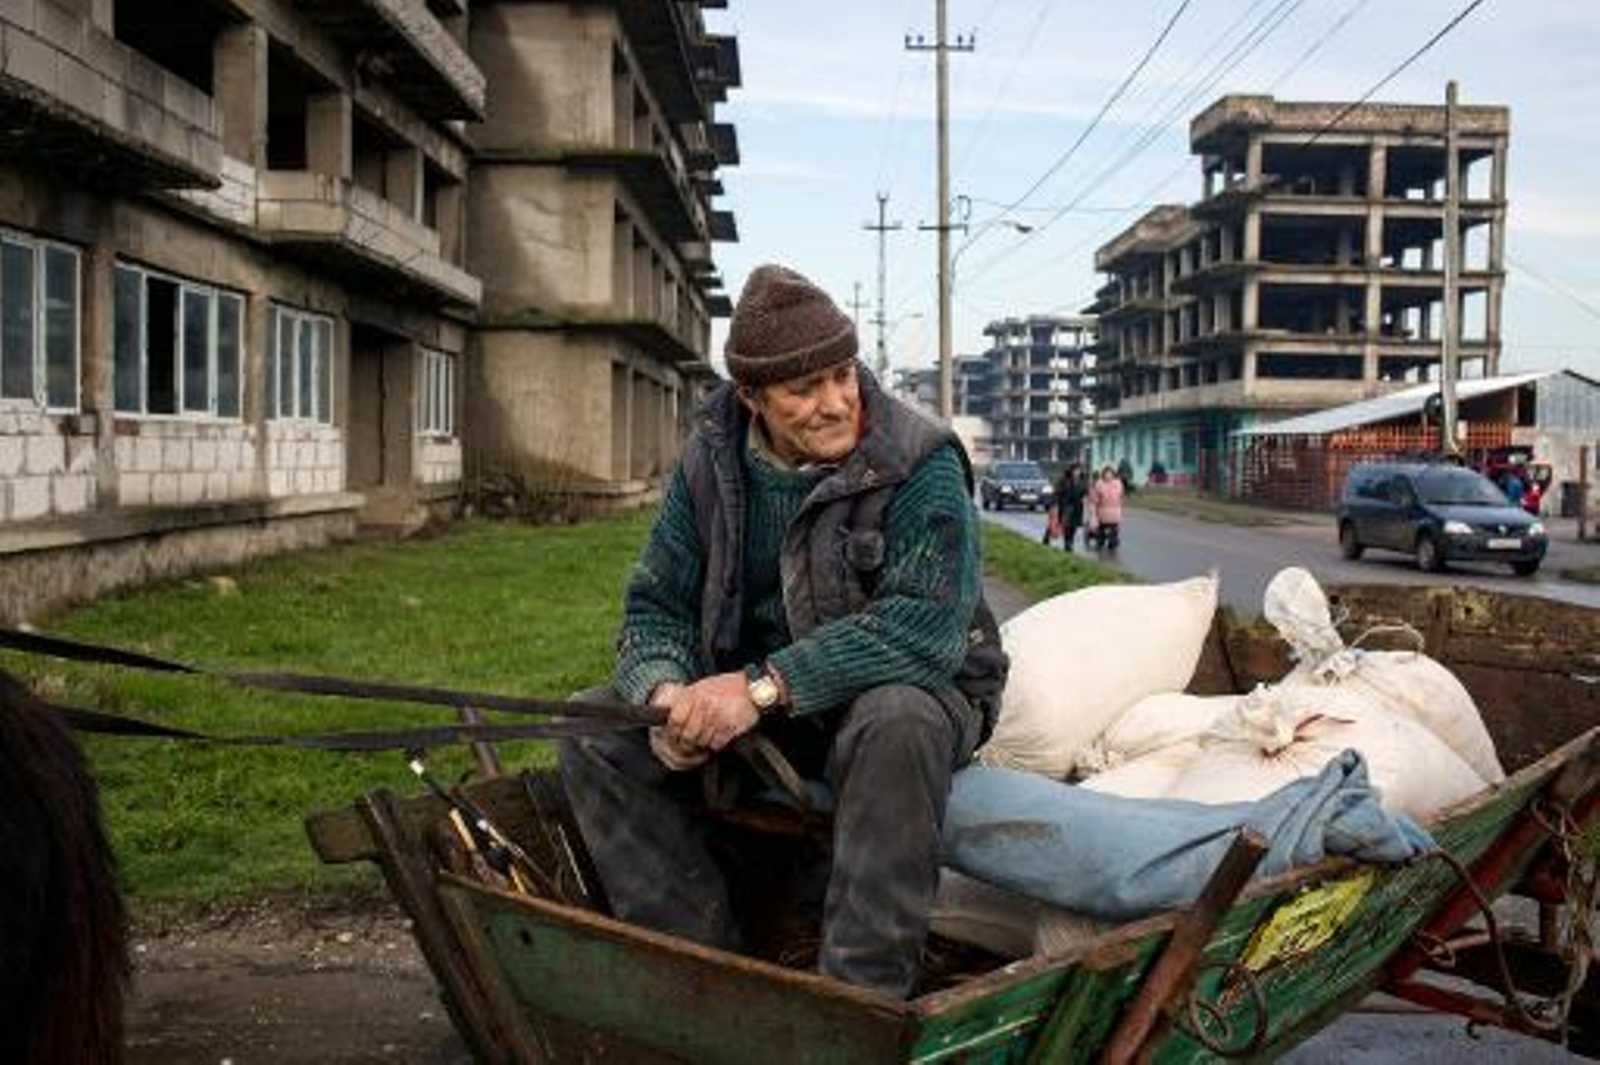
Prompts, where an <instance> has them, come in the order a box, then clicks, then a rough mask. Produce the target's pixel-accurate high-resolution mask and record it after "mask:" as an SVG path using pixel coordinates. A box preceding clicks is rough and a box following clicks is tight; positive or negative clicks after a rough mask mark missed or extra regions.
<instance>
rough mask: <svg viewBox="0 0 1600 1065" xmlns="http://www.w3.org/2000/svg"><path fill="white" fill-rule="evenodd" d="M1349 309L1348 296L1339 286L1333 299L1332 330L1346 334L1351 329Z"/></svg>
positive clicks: (1342, 334)
mask: <svg viewBox="0 0 1600 1065" xmlns="http://www.w3.org/2000/svg"><path fill="white" fill-rule="evenodd" d="M1351 310H1352V308H1351V306H1350V297H1349V296H1348V295H1347V294H1346V293H1345V290H1344V289H1342V288H1341V289H1340V290H1339V294H1338V295H1337V296H1335V297H1334V299H1333V330H1334V332H1336V333H1338V334H1340V335H1341V336H1348V335H1349V334H1350V332H1351V331H1352V330H1351V328H1350V325H1351V321H1350V311H1351Z"/></svg>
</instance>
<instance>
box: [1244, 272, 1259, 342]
mask: <svg viewBox="0 0 1600 1065" xmlns="http://www.w3.org/2000/svg"><path fill="white" fill-rule="evenodd" d="M1239 302H1240V304H1241V308H1240V313H1241V315H1242V320H1241V321H1240V322H1239V328H1240V329H1243V330H1251V329H1254V328H1256V326H1257V324H1258V323H1259V322H1260V321H1261V312H1260V305H1261V282H1260V281H1258V280H1256V279H1255V278H1254V277H1247V278H1245V281H1244V298H1243V299H1241V300H1240V301H1239Z"/></svg>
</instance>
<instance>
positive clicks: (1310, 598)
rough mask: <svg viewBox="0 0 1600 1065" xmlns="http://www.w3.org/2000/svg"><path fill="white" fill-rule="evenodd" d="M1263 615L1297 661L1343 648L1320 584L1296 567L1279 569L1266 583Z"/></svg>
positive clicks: (1309, 661) (1317, 658)
mask: <svg viewBox="0 0 1600 1065" xmlns="http://www.w3.org/2000/svg"><path fill="white" fill-rule="evenodd" d="M1261 613H1262V616H1263V617H1265V618H1266V619H1267V621H1268V622H1270V623H1271V625H1272V627H1273V628H1274V629H1276V630H1277V631H1278V635H1279V636H1282V637H1283V639H1284V642H1285V643H1287V644H1288V645H1289V649H1290V651H1291V653H1292V654H1293V655H1294V659H1295V661H1296V662H1299V663H1301V664H1302V665H1303V666H1311V665H1315V664H1316V663H1319V662H1322V661H1323V660H1325V659H1327V658H1329V657H1331V656H1333V655H1336V654H1338V653H1339V652H1340V651H1343V650H1344V638H1343V637H1341V636H1340V635H1339V630H1338V629H1337V628H1336V627H1335V626H1334V624H1333V612H1332V611H1331V610H1329V608H1328V597H1327V595H1326V594H1324V593H1323V591H1322V585H1320V584H1318V583H1317V579H1316V578H1315V577H1313V576H1312V575H1311V573H1310V572H1309V571H1307V570H1304V569H1301V568H1300V567H1299V566H1290V567H1288V568H1286V569H1281V570H1279V571H1278V572H1277V574H1276V575H1274V576H1273V578H1272V580H1271V581H1270V582H1268V584H1267V590H1266V592H1265V593H1264V595H1263V596H1262V601H1261Z"/></svg>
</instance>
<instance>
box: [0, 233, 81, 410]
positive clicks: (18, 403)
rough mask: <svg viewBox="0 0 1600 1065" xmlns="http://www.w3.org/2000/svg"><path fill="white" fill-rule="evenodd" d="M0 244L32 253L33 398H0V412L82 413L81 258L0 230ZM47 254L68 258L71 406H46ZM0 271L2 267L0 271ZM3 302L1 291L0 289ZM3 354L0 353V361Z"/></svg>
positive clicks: (54, 244)
mask: <svg viewBox="0 0 1600 1065" xmlns="http://www.w3.org/2000/svg"><path fill="white" fill-rule="evenodd" d="M0 241H4V242H5V243H7V244H16V245H20V246H22V247H25V248H28V249H30V250H31V251H32V252H33V306H32V320H33V396H32V398H24V397H22V396H0V410H8V411H19V410H26V411H35V410H43V411H44V412H45V413H46V414H77V413H78V412H79V411H81V410H82V409H83V256H82V254H81V253H80V252H79V251H78V249H77V248H76V247H74V246H73V245H71V244H63V243H62V242H61V241H58V240H48V239H44V238H41V237H33V236H29V235H28V234H26V233H19V232H17V231H16V230H13V229H6V228H5V227H3V226H0ZM50 251H59V252H65V253H66V254H68V255H70V256H72V305H73V308H74V313H73V316H72V403H71V405H70V406H51V405H50V366H49V330H48V321H49V319H48V317H47V308H46V306H45V303H46V295H45V286H46V284H47V283H48V281H47V269H46V265H45V264H46V259H47V255H48V253H49V252H50ZM0 268H3V267H0ZM0 298H3V289H0ZM3 357H4V354H3V353H0V358H3Z"/></svg>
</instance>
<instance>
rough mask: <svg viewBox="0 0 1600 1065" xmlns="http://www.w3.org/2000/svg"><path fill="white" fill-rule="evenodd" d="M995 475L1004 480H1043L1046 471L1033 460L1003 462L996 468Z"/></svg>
mask: <svg viewBox="0 0 1600 1065" xmlns="http://www.w3.org/2000/svg"><path fill="white" fill-rule="evenodd" d="M994 472H995V476H996V477H999V478H1000V479H1001V480H1004V481H1042V480H1044V471H1042V470H1040V469H1039V467H1038V464H1036V463H1032V462H1002V463H1000V464H999V465H998V466H996V467H995V469H994Z"/></svg>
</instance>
